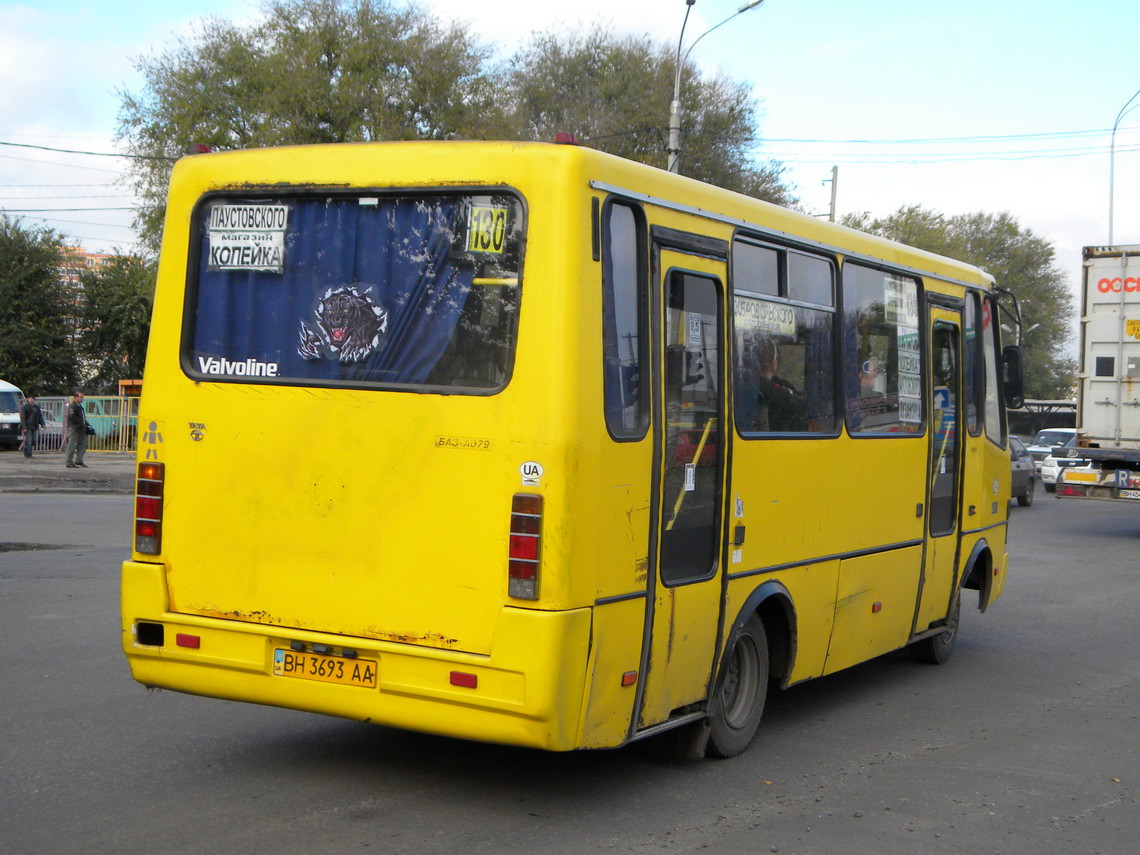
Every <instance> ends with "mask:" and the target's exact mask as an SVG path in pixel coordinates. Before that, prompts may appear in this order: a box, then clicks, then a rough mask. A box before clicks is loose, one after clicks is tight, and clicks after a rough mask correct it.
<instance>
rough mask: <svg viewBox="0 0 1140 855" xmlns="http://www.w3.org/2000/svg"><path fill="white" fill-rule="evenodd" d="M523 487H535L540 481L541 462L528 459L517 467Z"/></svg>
mask: <svg viewBox="0 0 1140 855" xmlns="http://www.w3.org/2000/svg"><path fill="white" fill-rule="evenodd" d="M519 473H520V474H521V475H522V482H523V486H524V487H537V486H538V485H539V482H541V481H542V464H540V463H535V462H534V461H533V460H528V461H527V462H526V463H524V464H523V465H522V466H520V467H519Z"/></svg>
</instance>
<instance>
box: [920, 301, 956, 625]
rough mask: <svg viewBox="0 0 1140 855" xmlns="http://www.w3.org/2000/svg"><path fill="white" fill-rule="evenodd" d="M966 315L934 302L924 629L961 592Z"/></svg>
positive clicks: (922, 608) (943, 614)
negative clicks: (963, 333)
mask: <svg viewBox="0 0 1140 855" xmlns="http://www.w3.org/2000/svg"><path fill="white" fill-rule="evenodd" d="M961 330H962V315H961V312H959V311H958V310H956V309H954V310H952V309H947V308H942V307H938V306H931V308H930V372H931V377H930V381H931V382H930V385H931V391H930V394H931V410H930V412H931V419H930V424H931V432H930V433H931V448H930V505H929V513H928V514H927V535H928V537H929V540H928V544H927V553H926V570H925V572H924V574H923V582H922V590H921V592H920V595H919V603H918V609H917V613H916V616H915V624H914V631H915V632H923V631H925V630H926V629H928V628H929V627H930V625H931V624H932V623H935V622H937V621H940V620H942V619H943V618H945V617H946V615H947V614H948V612H949V609H950V605H951V603H952V601H953V600H952V598H953V595H954V594H955V593H956V590H955V580H956V579H957V573H956V568H957V562H958V551H959V550H958V542H959V536H960V527H959V523H958V512H959V506H960V505H961V501H960V500H961V493H962V491H961V483H960V478H961V475H960V473H961V468H962V452H961V449H962V425H961V421H962V420H961V409H962V408H961V406H960V403H961V388H962V358H961V353H962V348H961Z"/></svg>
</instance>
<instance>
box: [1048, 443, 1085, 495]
mask: <svg viewBox="0 0 1140 855" xmlns="http://www.w3.org/2000/svg"><path fill="white" fill-rule="evenodd" d="M1076 442H1077V438H1076V437H1075V436H1073V437H1070V438H1069V440H1068V441H1067V442H1066V443H1065V444H1064V445H1059V446H1057V447H1056V448H1054V449H1053V451H1052V452H1051V453H1049V454H1048V455H1047V456H1046V457H1045V459H1044V460H1042V461H1041V483H1042V484H1044V485H1045V490H1046V492H1049V493H1052V492H1053V491H1054V490H1056V489H1057V480H1058V479H1059V478H1060V477H1061V470H1062V469H1071V468H1072V467H1074V466H1085V465H1087V464H1088V461H1087V460H1084V459H1082V458H1080V457H1069V456H1068V455H1069V454H1070V453H1074V454H1075V453H1076V452H1070V449H1071V448H1073V447H1074V446H1075V445H1076Z"/></svg>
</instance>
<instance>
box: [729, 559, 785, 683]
mask: <svg viewBox="0 0 1140 855" xmlns="http://www.w3.org/2000/svg"><path fill="white" fill-rule="evenodd" d="M752 615H758V616H759V618H760V621H761V622H762V623H763V624H764V635H765V637H766V638H767V641H768V669H769V670H768V674H769V677H770V678H774V679H778V680H779V681H780V687H781V688H787V685H788V678H789V677H790V676H791V673H792V664H793V663H794V662H795V658H796V637H797V636H796V607H795V604H794V603H793V602H792V595H791V594H790V593H789V592H788V589H787V588H785V587H784V585H783V584H782V583H781V582H778V581H776V580H774V579H769V580H768V581H766V582H763V583H762V584H760V585H758V586H757V587H756V588H755V589H753V591H752V593H750V594H749V595H748V597H747V599H745V601H744V603H743V605H741V607H740V609H739V610H738V611H737V613H736V617H735V618H734V619H733V621H732V623H731V624H730V625H729V627H728V631H727V632H726V633H725V644H724V646H723V647H722V655H721V662H720V664H719V665H718V668H717V678H716V683H715V685H714V687H713V692H714V694H715V692H718V691H720V687H721V682H722V681H723V680H724V667H723V665H724V661H723V660H724V656H723V651H725V650H731V649H732V645H733V642H734V641H735V640H736V637H737V635H738V634H739V633H740V630H741V629H742V628H743V627H744V625H745V624H746V623H747V622H748V619H749V618H751V617H752Z"/></svg>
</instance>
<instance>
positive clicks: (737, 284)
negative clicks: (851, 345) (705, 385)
mask: <svg viewBox="0 0 1140 855" xmlns="http://www.w3.org/2000/svg"><path fill="white" fill-rule="evenodd" d="M732 264H733V266H732V271H733V286H732V287H733V292H734V293H733V313H734V318H735V342H734V344H735V354H734V357H733V362H734V368H735V379H734V383H733V388H734V390H735V392H734V411H735V421H736V429H737V432H739V433H740V435H741V436H744V437H748V436H755V435H758V434H769V433H780V434H784V433H792V434H795V433H828V434H830V433H835V431H836V425H837V418H836V408H835V368H834V366H835V359H834V355H835V339H836V335H835V321H836V314H835V286H834V281H835V275H834V269H835V268H834V267H833V265H832V263H831V262H830V261H829V260H828V259H825V258H822V257H819V256H814V255H807V254H805V253H800V252H796V251H793V250H789V249H785V248H783V247H774V246H760V245H758V244H754V243H751V242H749V241H748V240H744V239H738V240H736V241H735V242H734V243H733V262H732ZM793 301H794V302H793ZM804 304H812V305H804Z"/></svg>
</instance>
